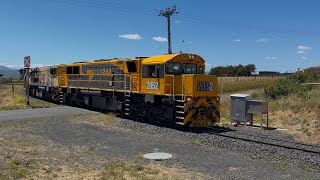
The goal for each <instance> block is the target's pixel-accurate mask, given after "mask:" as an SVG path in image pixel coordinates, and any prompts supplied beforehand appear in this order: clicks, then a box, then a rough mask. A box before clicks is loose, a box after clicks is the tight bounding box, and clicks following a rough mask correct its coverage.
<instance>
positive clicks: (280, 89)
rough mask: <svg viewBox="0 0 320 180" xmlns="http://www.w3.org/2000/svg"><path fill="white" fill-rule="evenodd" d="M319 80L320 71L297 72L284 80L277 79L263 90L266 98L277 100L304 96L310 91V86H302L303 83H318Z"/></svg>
mask: <svg viewBox="0 0 320 180" xmlns="http://www.w3.org/2000/svg"><path fill="white" fill-rule="evenodd" d="M319 80H320V71H306V72H297V73H294V74H292V75H291V76H289V77H286V78H284V79H278V80H276V81H274V83H272V84H271V85H269V86H267V87H265V88H264V94H265V96H266V97H267V98H272V99H277V98H280V97H283V96H287V95H289V94H298V95H301V96H304V94H305V93H306V92H307V91H308V90H310V89H312V86H304V85H302V84H303V83H308V82H318V81H319Z"/></svg>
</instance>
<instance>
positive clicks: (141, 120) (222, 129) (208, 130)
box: [117, 115, 236, 134]
mask: <svg viewBox="0 0 320 180" xmlns="http://www.w3.org/2000/svg"><path fill="white" fill-rule="evenodd" d="M117 117H119V118H123V119H129V120H131V121H135V122H139V123H142V124H148V125H154V126H158V127H164V128H170V129H174V130H178V131H182V132H189V133H195V134H202V133H214V134H217V133H226V132H230V131H236V130H233V129H230V128H226V127H220V126H213V127H207V128H195V127H187V126H183V125H177V124H176V125H168V124H167V123H166V122H162V121H158V120H147V119H146V118H135V119H133V118H128V117H126V116H122V115H117Z"/></svg>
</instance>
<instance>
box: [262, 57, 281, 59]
mask: <svg viewBox="0 0 320 180" xmlns="http://www.w3.org/2000/svg"><path fill="white" fill-rule="evenodd" d="M265 58H266V59H278V57H275V56H271V57H270V56H267V57H265Z"/></svg>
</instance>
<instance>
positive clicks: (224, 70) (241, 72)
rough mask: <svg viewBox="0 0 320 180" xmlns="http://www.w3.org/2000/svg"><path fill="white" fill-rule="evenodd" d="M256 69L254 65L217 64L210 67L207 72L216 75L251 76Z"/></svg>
mask: <svg viewBox="0 0 320 180" xmlns="http://www.w3.org/2000/svg"><path fill="white" fill-rule="evenodd" d="M255 71H256V65H254V64H248V65H245V66H244V65H242V64H239V65H238V66H217V67H214V68H211V70H210V72H209V74H211V75H217V76H251V75H252V74H253V73H254V72H255Z"/></svg>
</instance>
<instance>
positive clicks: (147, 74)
mask: <svg viewBox="0 0 320 180" xmlns="http://www.w3.org/2000/svg"><path fill="white" fill-rule="evenodd" d="M142 77H143V78H163V77H164V66H163V65H161V64H160V65H143V66H142Z"/></svg>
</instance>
